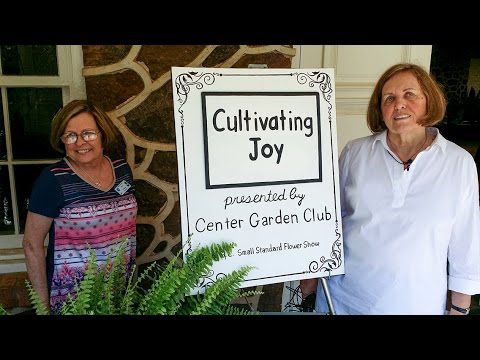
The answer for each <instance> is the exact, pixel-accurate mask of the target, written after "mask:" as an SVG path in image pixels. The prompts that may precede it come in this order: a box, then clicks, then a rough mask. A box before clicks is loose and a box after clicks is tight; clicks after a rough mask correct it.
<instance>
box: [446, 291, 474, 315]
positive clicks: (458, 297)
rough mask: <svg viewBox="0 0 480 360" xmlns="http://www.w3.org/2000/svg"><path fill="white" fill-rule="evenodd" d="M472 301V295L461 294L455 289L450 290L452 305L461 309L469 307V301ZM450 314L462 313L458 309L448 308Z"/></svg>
mask: <svg viewBox="0 0 480 360" xmlns="http://www.w3.org/2000/svg"><path fill="white" fill-rule="evenodd" d="M471 301H472V296H471V295H467V294H462V293H459V292H456V291H452V305H455V306H458V307H459V308H462V309H470V303H471ZM449 314H450V315H464V314H462V313H461V312H460V311H457V310H455V309H454V308H451V309H450V313H449Z"/></svg>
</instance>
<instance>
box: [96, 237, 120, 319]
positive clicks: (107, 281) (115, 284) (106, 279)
mask: <svg viewBox="0 0 480 360" xmlns="http://www.w3.org/2000/svg"><path fill="white" fill-rule="evenodd" d="M127 244H128V238H125V239H124V240H123V241H122V242H121V243H120V246H119V247H118V248H117V249H116V250H112V252H111V253H110V254H108V256H107V260H106V262H105V266H104V269H103V271H102V274H101V277H102V278H103V286H102V293H101V295H102V296H101V298H100V301H99V302H98V303H93V304H92V305H93V306H94V308H93V309H92V310H93V311H94V313H97V314H112V315H113V314H117V313H118V312H119V308H120V304H121V302H122V297H123V294H124V293H125V282H126V280H125V277H126V274H125V272H126V268H125V266H126V262H125V258H124V256H123V255H124V251H125V248H126V246H127ZM114 251H116V253H115V256H114V258H113V260H111V255H112V253H114ZM97 278H98V276H97Z"/></svg>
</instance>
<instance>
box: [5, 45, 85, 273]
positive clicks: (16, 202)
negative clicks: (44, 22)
mask: <svg viewBox="0 0 480 360" xmlns="http://www.w3.org/2000/svg"><path fill="white" fill-rule="evenodd" d="M82 67H83V57H82V48H81V45H73V46H56V45H0V273H5V272H16V271H25V264H24V255H23V250H22V246H21V242H22V237H23V231H24V228H25V219H26V214H27V208H28V198H29V196H30V191H31V188H32V184H33V182H34V181H35V179H36V178H37V176H38V175H39V174H40V171H41V170H42V169H43V168H44V167H45V166H46V165H48V164H51V163H54V162H55V161H57V160H58V159H60V158H61V157H62V154H61V153H59V152H56V151H55V150H53V149H52V148H51V146H50V141H49V138H50V123H51V121H52V118H53V116H54V115H55V113H56V112H57V111H58V110H59V109H60V108H61V107H62V106H63V104H65V103H67V102H68V101H69V100H70V99H74V98H86V94H85V84H84V79H83V77H82Z"/></svg>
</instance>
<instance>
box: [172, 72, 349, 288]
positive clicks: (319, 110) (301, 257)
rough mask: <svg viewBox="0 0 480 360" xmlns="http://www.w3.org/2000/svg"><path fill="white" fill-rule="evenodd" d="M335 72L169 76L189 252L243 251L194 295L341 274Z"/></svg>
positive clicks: (183, 224)
mask: <svg viewBox="0 0 480 360" xmlns="http://www.w3.org/2000/svg"><path fill="white" fill-rule="evenodd" d="M333 74H334V72H333V69H232V68H226V69H222V68H186V67H173V68H172V83H173V100H174V101H173V103H174V113H175V130H176V144H177V159H178V172H179V196H180V207H181V228H182V240H183V243H184V245H186V241H187V239H188V237H189V235H190V236H191V244H190V245H188V248H187V249H186V254H187V262H188V252H189V251H190V250H191V248H192V247H195V246H197V245H209V244H212V243H216V242H220V241H228V242H235V243H236V244H237V246H236V248H235V250H234V254H233V256H231V257H229V258H228V259H225V260H222V261H220V262H218V263H215V264H214V267H213V269H212V270H213V271H212V273H211V274H208V275H206V276H207V277H206V278H205V281H203V283H202V284H199V288H198V289H196V290H197V291H198V290H200V291H202V288H204V287H205V286H208V284H209V283H211V282H214V281H215V280H216V279H217V278H218V277H220V276H223V275H224V274H226V273H229V272H231V271H233V270H236V269H238V268H239V267H241V266H243V265H250V266H254V267H255V269H254V270H252V271H251V272H250V273H249V275H248V277H247V279H246V280H245V282H244V283H243V284H242V287H247V286H255V285H263V284H269V283H278V282H284V281H292V280H299V279H306V278H313V277H325V276H330V275H338V274H343V273H344V266H343V243H342V234H341V214H340V199H339V189H338V186H339V185H338V162H337V158H338V154H337V134H336V122H335V120H336V115H335V86H334V80H333Z"/></svg>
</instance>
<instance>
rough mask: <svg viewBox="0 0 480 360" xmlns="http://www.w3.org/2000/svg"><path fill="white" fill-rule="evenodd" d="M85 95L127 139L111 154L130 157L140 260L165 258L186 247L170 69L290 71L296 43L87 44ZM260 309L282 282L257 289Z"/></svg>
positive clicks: (267, 307)
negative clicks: (260, 293)
mask: <svg viewBox="0 0 480 360" xmlns="http://www.w3.org/2000/svg"><path fill="white" fill-rule="evenodd" d="M83 54H84V70H83V75H84V76H85V81H86V90H87V97H88V99H90V100H92V101H94V102H95V103H97V104H98V105H100V106H101V107H102V108H103V109H104V110H106V111H107V112H108V114H109V115H110V116H111V118H112V119H113V121H114V122H115V124H116V125H117V127H118V129H119V130H120V132H121V134H122V136H123V138H122V139H119V141H118V143H117V144H115V146H113V147H112V149H109V151H108V152H107V153H108V154H109V155H111V156H112V157H119V156H121V157H125V158H126V159H127V161H128V163H129V164H130V166H131V168H132V170H133V174H134V178H135V183H136V196H137V200H138V204H139V212H138V220H137V233H138V235H137V239H138V247H137V262H138V264H139V265H140V267H139V269H140V271H141V270H142V268H143V267H145V266H146V265H148V264H149V263H150V262H152V261H155V260H159V261H168V260H169V259H171V258H172V256H173V254H174V253H176V252H177V251H178V250H179V248H180V246H181V237H180V232H181V230H180V209H179V201H178V200H179V199H178V174H177V158H176V153H175V122H174V114H173V94H172V83H171V73H170V68H171V67H172V66H190V67H230V68H246V67H248V65H249V64H267V66H268V67H269V68H291V61H292V58H293V56H294V55H295V49H293V47H292V46H288V45H287V46H276V45H267V46H246V45H143V46H140V45H139V46H132V45H128V46H127V45H112V46H103V45H84V46H83ZM260 288H261V290H262V291H264V292H265V294H264V295H263V296H262V297H261V299H255V300H254V302H255V304H253V305H254V306H257V305H258V309H259V310H261V311H280V307H281V293H282V289H283V283H281V284H275V285H267V286H263V287H260Z"/></svg>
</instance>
